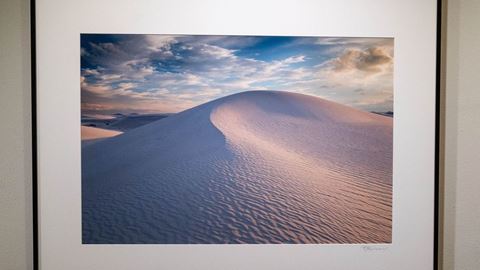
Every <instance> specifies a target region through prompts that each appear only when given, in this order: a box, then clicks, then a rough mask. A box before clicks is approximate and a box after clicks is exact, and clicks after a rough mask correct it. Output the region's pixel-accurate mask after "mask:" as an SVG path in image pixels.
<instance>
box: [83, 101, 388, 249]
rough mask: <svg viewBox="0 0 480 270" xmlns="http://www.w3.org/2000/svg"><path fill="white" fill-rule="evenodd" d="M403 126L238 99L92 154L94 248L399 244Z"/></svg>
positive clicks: (342, 110)
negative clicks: (395, 190) (395, 185)
mask: <svg viewBox="0 0 480 270" xmlns="http://www.w3.org/2000/svg"><path fill="white" fill-rule="evenodd" d="M392 132H393V129H392V118H389V117H385V116H381V115H377V114H373V113H368V112H363V111H359V110H356V109H353V108H350V107H346V106H343V105H340V104H337V103H334V102H330V101H326V100H323V99H320V98H317V97H313V96H307V95H301V94H294V93H288V92H277V91H250V92H243V93H239V94H234V95H231V96H227V97H224V98H220V99H217V100H214V101H212V102H209V103H205V104H203V105H200V106H197V107H194V108H192V109H189V110H186V111H183V112H181V113H178V114H176V115H172V116H169V117H167V118H164V119H161V120H158V121H155V122H153V123H150V124H147V125H145V126H142V127H139V128H136V129H133V130H130V131H128V132H125V133H123V134H121V135H118V136H116V137H112V138H108V139H105V140H103V141H100V142H97V143H95V144H92V145H86V146H84V147H83V149H82V213H83V215H82V223H83V224H82V225H83V227H82V229H83V231H82V233H83V242H84V243H159V244H162V243H163V244H168V243H178V244H187V243H215V244H223V243H389V242H391V231H392V230H391V225H392Z"/></svg>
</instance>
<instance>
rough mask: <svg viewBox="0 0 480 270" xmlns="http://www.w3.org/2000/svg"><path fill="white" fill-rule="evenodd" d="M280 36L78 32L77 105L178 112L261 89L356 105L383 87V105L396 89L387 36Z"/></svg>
mask: <svg viewBox="0 0 480 270" xmlns="http://www.w3.org/2000/svg"><path fill="white" fill-rule="evenodd" d="M285 40H287V41H288V42H283V43H282V44H283V45H275V44H274V45H272V43H271V42H272V38H271V37H270V38H268V39H262V37H238V36H235V37H228V36H164V35H112V36H109V35H106V36H102V37H101V38H97V37H92V38H89V37H88V36H85V38H84V37H83V36H82V48H81V58H82V70H81V75H82V77H81V89H82V110H85V111H89V110H94V111H95V113H98V112H99V111H102V110H103V111H104V112H105V113H110V112H115V111H122V112H125V111H130V112H178V111H181V110H185V109H188V108H190V107H192V106H195V105H198V104H201V103H204V102H207V101H209V100H211V99H215V98H218V97H221V96H225V95H229V94H232V93H235V92H239V91H245V90H260V89H265V90H285V91H293V92H303V93H309V94H314V95H317V96H321V97H326V98H329V99H332V100H335V101H337V102H341V103H344V104H347V105H352V106H357V107H360V108H367V107H368V104H379V101H378V100H377V99H376V100H373V98H372V97H374V96H379V95H380V94H379V93H380V92H382V93H383V92H384V94H382V95H383V96H382V98H384V100H386V101H385V102H387V103H388V102H389V101H388V100H389V98H390V97H391V96H392V95H393V93H392V92H393V85H392V82H393V42H392V40H391V39H387V40H385V39H356V38H353V39H352V38H350V39H349V38H345V39H344V38H336V39H333V38H331V39H325V38H324V39H317V38H294V39H285ZM320 41H321V42H320ZM269 42H270V43H269ZM279 44H280V42H279ZM252 48H253V49H252ZM248 51H251V52H252V53H245V52H248ZM358 89H362V90H363V91H362V92H359V91H355V90H358ZM385 93H386V94H385ZM389 93H390V94H389ZM389 95H390V96H389ZM367 97H368V98H370V100H368V99H366V98H367ZM369 102H370V103H369ZM387 103H386V104H387ZM391 103H392V104H391V105H392V106H393V102H391ZM366 104H367V105H366ZM382 106H383V105H382ZM387 106H388V105H387ZM367 109H368V108H367ZM82 112H83V111H82Z"/></svg>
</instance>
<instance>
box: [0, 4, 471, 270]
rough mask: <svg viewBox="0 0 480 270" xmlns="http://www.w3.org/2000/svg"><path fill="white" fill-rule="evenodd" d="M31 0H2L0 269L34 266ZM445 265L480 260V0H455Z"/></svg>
mask: <svg viewBox="0 0 480 270" xmlns="http://www.w3.org/2000/svg"><path fill="white" fill-rule="evenodd" d="M28 8H29V7H28V1H27V0H2V1H0V269H1V270H11V269H12V270H16V269H20V270H24V269H31V267H32V263H31V255H32V247H31V245H32V244H31V239H32V227H31V225H30V224H31V199H30V198H31V184H30V183H31V176H30V175H31V169H30V166H31V165H30V164H31V158H30V157H31V149H30V139H31V137H30V132H31V130H30V125H31V120H30V81H29V72H30V67H29V64H30V61H29V58H30V54H29V41H28V38H29V31H28V30H29V13H28ZM447 13H448V14H447V17H446V21H447V29H446V32H447V37H446V40H447V42H446V46H447V47H446V54H447V57H446V72H447V76H446V117H445V129H446V133H445V155H446V156H445V206H444V207H445V224H444V255H443V256H444V270H453V269H455V270H467V269H468V270H471V269H478V265H480V194H479V193H480V173H479V171H480V142H479V139H480V87H479V86H478V85H479V83H480V82H479V80H478V78H480V16H478V15H479V14H480V1H478V0H449V2H448V9H447Z"/></svg>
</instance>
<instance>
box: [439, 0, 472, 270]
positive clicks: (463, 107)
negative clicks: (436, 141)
mask: <svg viewBox="0 0 480 270" xmlns="http://www.w3.org/2000/svg"><path fill="white" fill-rule="evenodd" d="M447 12H448V13H447V47H446V53H447V57H446V73H447V76H446V119H445V120H446V126H445V127H446V134H445V203H444V204H445V225H444V235H445V236H444V240H445V244H444V269H445V270H451V269H456V270H473V269H479V267H480V266H479V265H480V86H479V85H480V16H479V15H480V1H478V0H449V1H448V9H447Z"/></svg>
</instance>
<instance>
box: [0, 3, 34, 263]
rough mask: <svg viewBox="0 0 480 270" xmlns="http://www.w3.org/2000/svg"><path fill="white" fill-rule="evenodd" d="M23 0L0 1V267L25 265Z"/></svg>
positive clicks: (27, 162)
mask: <svg viewBox="0 0 480 270" xmlns="http://www.w3.org/2000/svg"><path fill="white" fill-rule="evenodd" d="M29 24H30V21H29V5H28V2H27V0H1V1H0V269H1V270H11V269H12V270H13V269H15V270H16V269H22V270H23V269H31V266H32V263H31V257H32V243H31V239H32V226H31V221H32V218H31V216H32V214H31V209H32V207H31V203H32V201H31V194H32V193H31V158H30V157H31V147H30V145H31V136H30V134H31V129H30V124H31V121H30V53H29V52H30V48H29V47H30V43H29V35H30V34H29Z"/></svg>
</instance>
